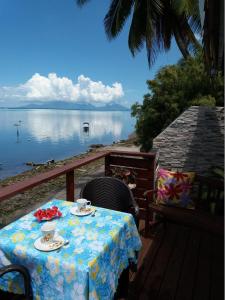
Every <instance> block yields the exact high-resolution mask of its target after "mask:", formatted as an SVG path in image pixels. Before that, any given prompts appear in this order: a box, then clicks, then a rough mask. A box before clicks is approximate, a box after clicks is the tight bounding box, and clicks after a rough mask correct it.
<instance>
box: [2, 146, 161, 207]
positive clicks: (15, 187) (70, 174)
mask: <svg viewBox="0 0 225 300" xmlns="http://www.w3.org/2000/svg"><path fill="white" fill-rule="evenodd" d="M110 156H113V157H114V162H115V160H118V163H119V164H120V165H122V166H123V165H124V162H126V166H129V157H130V158H131V157H134V158H135V157H136V158H137V159H136V160H135V159H133V160H132V163H131V165H130V166H131V167H134V166H135V164H137V167H138V166H139V168H140V170H141V169H142V168H143V163H144V161H145V160H146V159H147V158H148V159H151V160H155V154H154V153H141V152H129V151H102V152H98V153H96V154H93V155H92V156H89V157H86V158H81V159H79V160H77V161H76V162H74V163H71V164H67V165H65V166H63V167H56V168H55V169H53V170H51V171H48V172H44V173H41V174H39V175H37V176H34V177H32V178H30V179H26V180H24V181H21V182H17V183H14V184H11V185H9V186H6V187H2V188H0V202H1V201H3V200H5V199H8V198H10V197H12V196H15V195H17V194H19V193H22V192H25V191H26V190H28V189H31V188H33V187H35V186H38V185H40V184H42V183H45V182H47V181H49V180H51V179H54V178H56V177H59V176H61V175H66V199H67V200H68V201H74V193H75V183H74V170H75V169H78V168H80V167H82V166H84V165H87V164H89V163H91V162H93V161H96V160H98V159H101V158H104V157H105V163H106V169H107V171H108V167H107V166H108V163H109V161H110V160H109V157H110ZM121 156H123V158H121ZM124 156H125V157H124ZM138 157H139V159H140V158H144V161H143V162H142V163H141V165H140V163H138ZM130 162H131V161H130ZM152 176H153V174H152Z"/></svg>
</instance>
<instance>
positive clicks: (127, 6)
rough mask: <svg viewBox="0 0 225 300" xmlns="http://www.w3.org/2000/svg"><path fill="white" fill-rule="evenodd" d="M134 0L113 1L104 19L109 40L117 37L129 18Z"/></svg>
mask: <svg viewBox="0 0 225 300" xmlns="http://www.w3.org/2000/svg"><path fill="white" fill-rule="evenodd" d="M133 4H134V0H112V2H111V5H110V7H109V10H108V12H107V14H106V16H105V18H104V25H105V31H106V34H107V36H108V38H109V39H112V38H114V37H116V36H117V35H118V34H119V33H120V31H121V30H122V28H123V26H124V24H125V22H126V20H127V18H128V17H129V15H130V13H131V10H132V7H133Z"/></svg>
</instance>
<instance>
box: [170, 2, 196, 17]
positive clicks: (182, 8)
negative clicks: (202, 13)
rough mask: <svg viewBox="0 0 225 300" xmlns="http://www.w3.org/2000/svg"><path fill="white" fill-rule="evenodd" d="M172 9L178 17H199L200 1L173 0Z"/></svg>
mask: <svg viewBox="0 0 225 300" xmlns="http://www.w3.org/2000/svg"><path fill="white" fill-rule="evenodd" d="M171 7H172V8H173V9H174V11H175V12H176V14H177V15H181V14H185V15H186V16H191V15H194V14H196V15H199V5H198V0H171Z"/></svg>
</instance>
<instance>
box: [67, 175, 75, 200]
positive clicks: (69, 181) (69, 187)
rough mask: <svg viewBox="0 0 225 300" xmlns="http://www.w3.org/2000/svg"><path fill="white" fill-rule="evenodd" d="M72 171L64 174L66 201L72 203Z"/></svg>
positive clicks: (73, 186)
mask: <svg viewBox="0 0 225 300" xmlns="http://www.w3.org/2000/svg"><path fill="white" fill-rule="evenodd" d="M74 188H75V185H74V170H73V171H70V172H67V173H66V200H67V201H71V202H74Z"/></svg>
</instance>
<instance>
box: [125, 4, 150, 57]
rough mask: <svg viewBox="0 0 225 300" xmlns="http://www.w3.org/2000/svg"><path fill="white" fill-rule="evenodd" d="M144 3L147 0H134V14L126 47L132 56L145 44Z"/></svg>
mask: <svg viewBox="0 0 225 300" xmlns="http://www.w3.org/2000/svg"><path fill="white" fill-rule="evenodd" d="M146 2H147V0H135V5H134V12H133V17H132V21H131V25H130V31H129V37H128V45H129V48H130V51H131V53H132V54H133V55H135V54H136V53H137V52H139V51H140V50H141V49H142V48H143V46H144V43H145V36H146V27H145V26H146Z"/></svg>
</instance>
